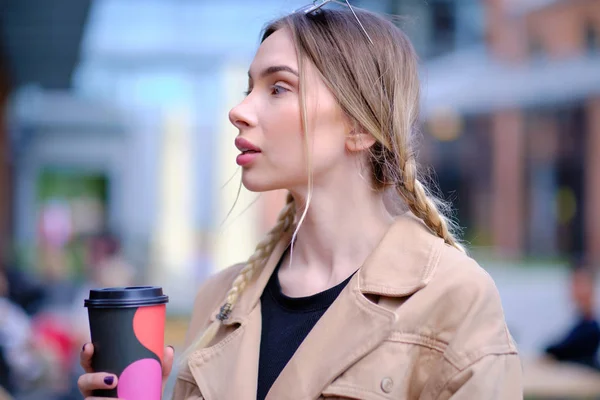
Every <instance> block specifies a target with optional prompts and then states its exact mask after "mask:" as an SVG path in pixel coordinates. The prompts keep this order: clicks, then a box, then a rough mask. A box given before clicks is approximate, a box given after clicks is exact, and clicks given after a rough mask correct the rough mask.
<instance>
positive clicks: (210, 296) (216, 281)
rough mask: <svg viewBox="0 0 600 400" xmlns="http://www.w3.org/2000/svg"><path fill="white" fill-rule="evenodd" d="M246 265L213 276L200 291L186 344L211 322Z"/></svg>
mask: <svg viewBox="0 0 600 400" xmlns="http://www.w3.org/2000/svg"><path fill="white" fill-rule="evenodd" d="M244 265H246V264H245V263H240V264H235V265H232V266H230V267H228V268H225V269H224V270H222V271H219V272H217V273H215V274H213V275H211V276H210V277H209V278H208V279H206V280H205V281H204V283H203V284H202V285H201V286H200V288H199V289H198V293H197V294H196V299H195V300H194V308H193V310H192V319H191V321H190V326H189V329H188V334H187V337H186V343H187V342H188V341H189V340H190V339H191V338H192V337H195V335H196V334H197V333H198V332H199V331H201V330H202V329H203V328H204V327H206V326H207V325H208V323H209V322H210V318H211V316H212V313H213V312H214V311H215V310H216V309H217V308H218V307H219V306H220V305H221V303H222V302H223V300H224V299H225V295H226V294H227V291H228V290H229V289H230V288H231V285H232V284H233V281H234V280H235V278H236V276H237V275H238V274H239V272H240V271H241V270H242V268H244Z"/></svg>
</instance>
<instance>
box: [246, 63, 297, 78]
mask: <svg viewBox="0 0 600 400" xmlns="http://www.w3.org/2000/svg"><path fill="white" fill-rule="evenodd" d="M281 71H284V72H289V73H291V74H294V75H296V76H299V75H298V71H296V70H295V69H293V68H291V67H288V66H287V65H273V66H271V67H268V68H265V69H264V70H263V71H262V72H261V73H260V77H261V78H264V77H266V76H269V75H272V74H274V73H277V72H281ZM248 78H250V79H252V75H251V74H250V71H248Z"/></svg>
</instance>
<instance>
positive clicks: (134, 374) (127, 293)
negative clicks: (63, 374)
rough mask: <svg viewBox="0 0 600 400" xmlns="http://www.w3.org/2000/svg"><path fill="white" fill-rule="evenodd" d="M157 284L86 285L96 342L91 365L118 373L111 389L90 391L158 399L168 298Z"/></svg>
mask: <svg viewBox="0 0 600 400" xmlns="http://www.w3.org/2000/svg"><path fill="white" fill-rule="evenodd" d="M168 301H169V298H168V297H167V296H165V295H164V294H163V290H162V288H160V287H156V286H134V287H116V288H105V289H96V290H90V297H89V299H86V300H85V302H84V305H85V307H87V308H88V315H89V322H90V333H91V336H92V343H93V344H94V355H93V357H92V368H93V369H94V371H96V372H109V373H111V374H115V375H116V376H117V377H118V378H119V382H118V384H117V387H116V388H115V389H111V390H96V391H94V396H98V397H113V398H116V397H121V398H125V399H128V400H138V399H139V400H160V399H161V396H162V360H163V350H164V332H165V318H166V303H168Z"/></svg>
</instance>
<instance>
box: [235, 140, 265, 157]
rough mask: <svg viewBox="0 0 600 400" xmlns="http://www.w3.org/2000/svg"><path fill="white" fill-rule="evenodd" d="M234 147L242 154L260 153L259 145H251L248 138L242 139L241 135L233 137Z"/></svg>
mask: <svg viewBox="0 0 600 400" xmlns="http://www.w3.org/2000/svg"><path fill="white" fill-rule="evenodd" d="M235 147H237V149H238V150H239V151H241V152H242V154H251V153H260V152H261V151H260V147H258V146H255V145H253V144H252V143H251V142H250V141H249V140H247V139H244V138H242V137H239V136H238V137H237V138H235Z"/></svg>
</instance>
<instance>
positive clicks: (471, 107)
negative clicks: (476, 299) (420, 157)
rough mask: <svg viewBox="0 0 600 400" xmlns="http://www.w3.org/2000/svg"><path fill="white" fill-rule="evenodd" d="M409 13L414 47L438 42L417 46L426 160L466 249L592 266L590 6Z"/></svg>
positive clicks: (594, 101)
mask: <svg viewBox="0 0 600 400" xmlns="http://www.w3.org/2000/svg"><path fill="white" fill-rule="evenodd" d="M407 3H408V4H409V5H407ZM418 3H421V2H410V1H409V2H398V4H402V6H400V5H398V6H397V8H396V9H397V10H404V9H410V7H413V6H414V4H418ZM410 4H412V5H410ZM419 7H421V8H424V9H426V11H427V13H424V14H420V13H417V14H416V15H422V19H423V20H424V21H425V23H424V24H422V26H421V24H419V21H417V22H416V25H419V26H421V27H420V28H411V29H417V30H419V29H420V30H423V31H425V32H426V33H418V34H417V35H416V37H421V38H429V40H432V38H434V39H435V38H445V39H440V40H437V39H436V40H434V42H435V43H436V44H435V45H433V44H431V42H430V45H429V46H428V40H416V41H415V43H416V44H417V48H418V49H419V51H420V52H421V54H422V55H423V57H424V58H425V61H426V62H425V64H424V65H425V66H424V69H423V82H424V92H423V111H424V117H425V132H426V135H425V144H424V149H425V151H424V153H425V154H424V157H425V158H426V159H428V160H429V161H430V162H431V163H433V165H434V166H435V169H436V173H437V175H438V179H439V181H440V186H441V189H442V191H444V192H445V193H446V194H447V195H448V196H449V197H450V198H453V200H454V202H455V204H456V205H457V207H458V212H459V214H458V216H459V218H460V221H461V223H462V224H463V225H464V226H466V227H467V230H466V238H467V240H469V241H470V242H471V243H472V244H473V245H476V246H482V247H491V248H492V249H493V250H494V252H495V253H496V254H498V255H504V256H513V257H520V256H524V255H526V256H529V255H531V256H536V257H537V256H541V257H554V256H557V255H561V254H571V253H581V252H585V253H588V254H589V255H590V256H592V257H595V258H596V259H599V258H600V210H599V209H598V207H597V205H598V204H599V202H600V158H598V157H597V154H596V153H597V152H598V151H600V72H599V71H600V51H599V42H600V41H599V37H600V1H598V0H579V1H567V0H564V1H561V0H519V1H517V0H494V1H488V2H479V1H465V2H463V1H461V2H454V1H446V0H435V1H430V2H427V6H424V5H423V6H419ZM412 15H413V14H410V11H409V18H411V17H412ZM478 16H481V17H482V18H479V17H478ZM427 21H428V22H427ZM461 21H463V22H461ZM465 21H466V23H465ZM469 21H470V22H469ZM482 22H483V23H482ZM407 30H408V31H409V32H410V29H407ZM427 32H428V33H427ZM419 45H420V47H419ZM440 46H442V47H440Z"/></svg>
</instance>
